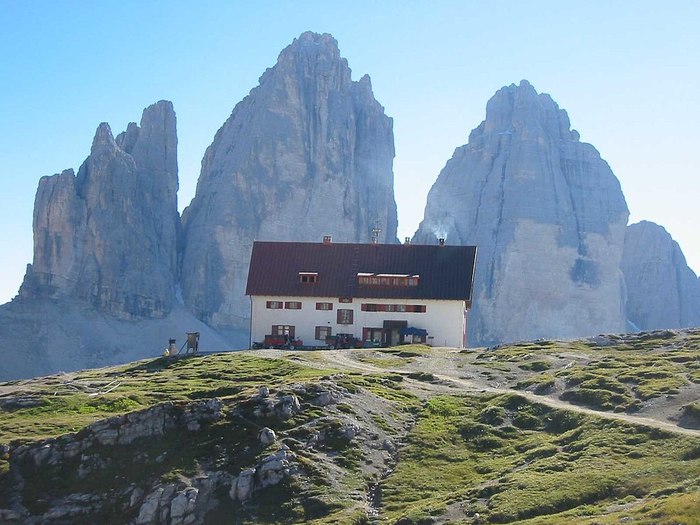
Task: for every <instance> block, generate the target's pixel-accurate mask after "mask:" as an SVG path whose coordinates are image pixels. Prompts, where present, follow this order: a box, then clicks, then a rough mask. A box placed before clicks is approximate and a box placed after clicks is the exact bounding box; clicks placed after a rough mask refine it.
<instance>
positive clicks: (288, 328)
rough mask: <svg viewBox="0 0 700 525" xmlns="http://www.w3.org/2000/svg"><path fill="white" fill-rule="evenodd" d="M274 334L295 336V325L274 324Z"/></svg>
mask: <svg viewBox="0 0 700 525" xmlns="http://www.w3.org/2000/svg"><path fill="white" fill-rule="evenodd" d="M272 335H273V336H282V335H288V336H289V337H291V338H294V326H293V325H288V324H273V325H272Z"/></svg>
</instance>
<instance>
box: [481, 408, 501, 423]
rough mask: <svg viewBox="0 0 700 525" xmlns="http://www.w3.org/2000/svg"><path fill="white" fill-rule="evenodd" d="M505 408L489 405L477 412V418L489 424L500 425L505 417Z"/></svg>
mask: <svg viewBox="0 0 700 525" xmlns="http://www.w3.org/2000/svg"><path fill="white" fill-rule="evenodd" d="M506 415H507V414H506V410H505V409H504V408H503V407H500V406H497V405H490V406H487V407H486V408H485V409H483V410H482V411H481V412H479V415H478V416H477V420H479V421H481V422H482V423H487V424H489V425H500V424H501V423H503V421H504V420H505V419H506Z"/></svg>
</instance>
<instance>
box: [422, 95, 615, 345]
mask: <svg viewBox="0 0 700 525" xmlns="http://www.w3.org/2000/svg"><path fill="white" fill-rule="evenodd" d="M627 218H628V211H627V206H626V204H625V199H624V196H623V195H622V191H621V189H620V184H619V182H618V181H617V179H616V178H615V176H614V175H613V173H612V171H611V170H610V168H609V166H608V165H607V163H606V162H605V161H604V160H602V159H601V158H600V155H599V154H598V152H597V151H596V149H595V148H594V147H593V146H591V145H590V144H586V143H582V142H580V141H579V134H578V133H577V132H576V131H575V130H572V129H570V123H569V118H568V116H567V114H566V112H565V111H564V110H561V109H559V107H558V106H557V104H556V103H555V102H554V101H553V100H552V99H551V97H550V96H549V95H546V94H538V93H537V92H536V91H535V89H534V88H533V87H532V86H531V85H530V84H529V83H528V82H527V81H522V82H521V83H520V85H518V86H516V85H510V86H508V87H504V88H502V89H501V90H499V91H498V92H497V93H496V94H495V95H494V96H493V98H492V99H491V100H490V101H489V102H488V104H487V107H486V120H484V121H483V122H482V123H481V124H480V125H479V126H478V127H477V128H476V129H474V130H473V131H472V132H471V134H470V136H469V143H468V144H467V145H465V146H462V147H459V148H457V149H456V150H455V152H454V155H453V157H452V159H451V160H450V161H449V162H448V163H447V165H446V166H445V168H444V169H443V170H442V172H441V173H440V175H439V177H438V179H437V181H436V182H435V184H434V186H433V188H432V189H431V190H430V193H429V195H428V201H427V205H426V209H425V216H424V219H423V221H422V222H421V225H420V227H419V230H418V231H417V233H416V235H415V239H414V240H415V241H417V242H423V243H429V242H435V239H436V237H446V238H447V243H448V244H475V245H477V246H478V250H479V252H478V256H477V269H476V275H475V294H474V309H473V311H472V314H471V318H470V325H469V326H470V329H469V332H470V339H471V341H472V342H473V343H491V342H502V341H514V340H524V339H536V338H539V337H547V338H554V337H556V338H568V337H576V336H585V335H591V334H595V333H600V332H620V331H624V329H625V316H624V284H623V278H622V274H621V272H620V270H619V265H620V258H621V256H622V246H623V241H624V234H625V227H626V224H627Z"/></svg>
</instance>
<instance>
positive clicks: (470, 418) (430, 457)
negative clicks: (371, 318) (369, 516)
mask: <svg viewBox="0 0 700 525" xmlns="http://www.w3.org/2000/svg"><path fill="white" fill-rule="evenodd" d="M699 446H700V440H697V439H690V438H685V437H679V436H674V435H671V434H667V433H664V432H660V431H656V430H650V429H647V428H643V427H634V426H631V425H626V424H623V423H620V422H616V421H606V420H601V419H598V418H593V417H587V416H582V415H576V414H573V413H570V412H566V411H561V410H554V409H550V408H547V407H544V406H542V405H535V404H532V403H530V402H528V401H526V400H525V399H524V398H520V397H518V396H497V397H490V398H484V397H482V398H476V397H453V396H441V397H437V398H433V399H431V400H430V401H428V402H427V403H425V405H424V407H423V409H422V411H421V412H420V415H419V420H418V423H417V425H416V427H415V428H414V430H413V432H412V433H411V434H410V435H409V437H408V439H407V446H406V447H405V448H404V450H402V452H401V461H400V462H399V464H398V465H397V467H396V469H395V471H394V472H393V473H392V474H391V475H390V476H389V477H388V478H387V479H386V480H385V481H384V482H383V483H382V485H381V487H382V504H383V507H384V510H385V511H386V515H385V522H386V523H393V522H394V521H395V520H399V519H401V518H402V517H403V518H406V519H410V520H411V521H410V522H412V523H418V522H419V521H420V520H421V519H425V520H427V519H429V517H430V516H431V515H434V514H435V512H436V509H445V508H447V507H448V506H450V505H454V504H457V503H459V504H461V506H462V508H464V509H467V515H468V514H469V512H479V514H480V515H481V516H482V519H485V520H486V521H487V522H492V523H511V522H516V521H519V520H526V519H528V518H532V517H535V516H542V515H546V516H559V515H560V514H561V513H565V512H574V513H576V512H578V513H583V515H585V513H586V512H589V511H590V512H593V510H595V512H599V506H601V505H602V506H609V505H612V504H614V503H617V502H620V501H622V500H624V499H625V498H626V497H630V496H632V497H634V498H641V497H646V496H648V495H650V494H652V493H653V492H655V491H659V490H661V489H664V488H668V487H673V486H675V485H677V484H679V483H682V482H684V481H687V480H689V479H693V478H697V477H698V476H700V459H698V457H696V456H700V454H698V450H700V449H698V447H699ZM470 509H471V510H470ZM467 515H465V519H466V517H467ZM553 519H554V521H552V523H561V522H564V521H559V522H557V521H556V519H557V518H553ZM559 519H561V518H559ZM406 523H409V521H406Z"/></svg>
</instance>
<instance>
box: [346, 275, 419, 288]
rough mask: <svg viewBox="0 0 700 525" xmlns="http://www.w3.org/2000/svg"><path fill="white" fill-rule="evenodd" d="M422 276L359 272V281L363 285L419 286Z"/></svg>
mask: <svg viewBox="0 0 700 525" xmlns="http://www.w3.org/2000/svg"><path fill="white" fill-rule="evenodd" d="M419 279H420V276H418V275H409V274H397V273H366V272H362V273H358V274H357V282H358V284H360V285H362V286H390V287H397V286H418V281H419Z"/></svg>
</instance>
